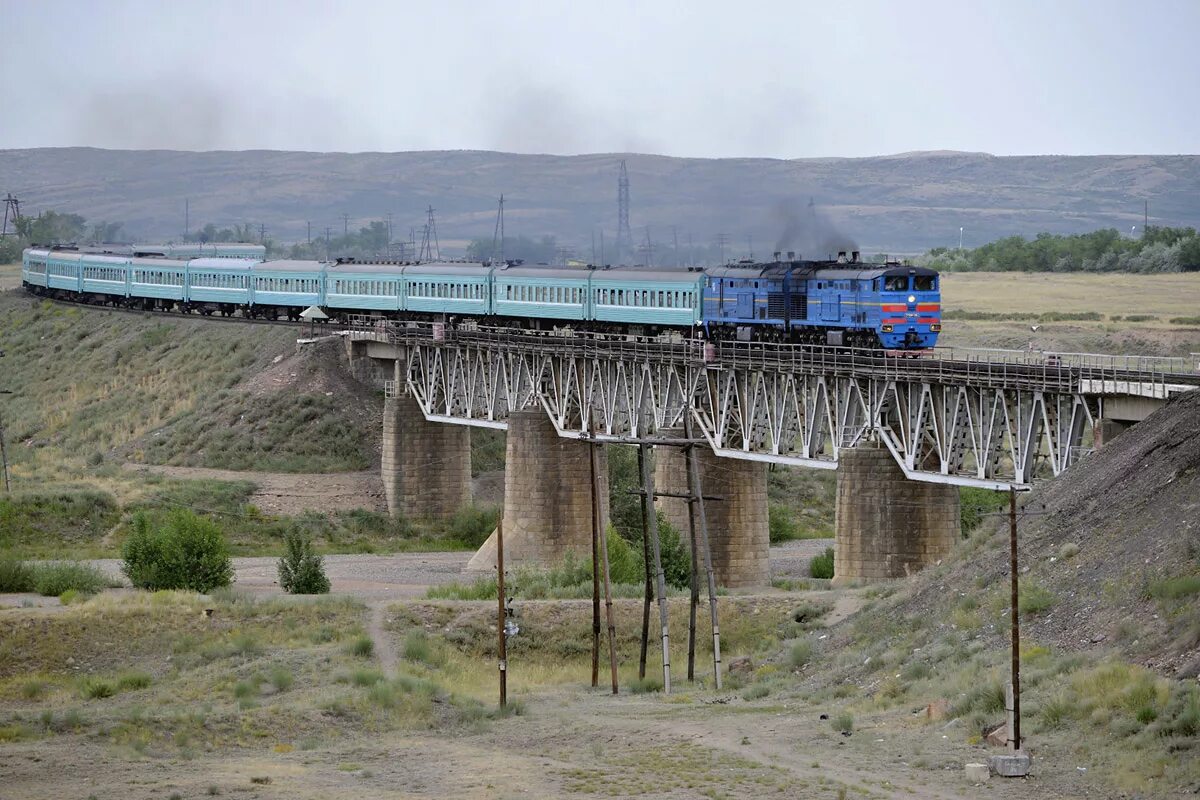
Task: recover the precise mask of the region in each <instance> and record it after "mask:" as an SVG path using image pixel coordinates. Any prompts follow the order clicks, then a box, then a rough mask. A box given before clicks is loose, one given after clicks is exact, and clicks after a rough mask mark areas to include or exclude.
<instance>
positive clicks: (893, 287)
mask: <svg viewBox="0 0 1200 800" xmlns="http://www.w3.org/2000/svg"><path fill="white" fill-rule="evenodd" d="M883 290H884V291H885V292H907V291H908V276H907V275H889V276H887V277H886V278H884V280H883Z"/></svg>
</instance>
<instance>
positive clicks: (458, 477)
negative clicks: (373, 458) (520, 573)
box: [381, 396, 471, 519]
mask: <svg viewBox="0 0 1200 800" xmlns="http://www.w3.org/2000/svg"><path fill="white" fill-rule="evenodd" d="M381 472H382V476H383V493H384V496H385V497H386V498H387V506H388V512H389V513H391V515H392V516H398V515H401V514H403V515H404V516H407V517H418V518H425V519H446V518H448V517H452V516H454V514H455V513H457V512H458V510H459V509H461V508H462V507H463V506H465V505H467V504H468V503H470V502H471V429H470V428H468V427H466V426H465V425H445V424H441V423H437V422H429V421H428V420H426V419H425V416H424V414H422V413H421V407H420V406H419V405H417V401H416V400H414V399H413V398H411V397H408V396H400V397H389V398H388V399H387V400H386V401H384V406H383V462H382V469H381Z"/></svg>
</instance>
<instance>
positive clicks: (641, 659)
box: [637, 447, 654, 680]
mask: <svg viewBox="0 0 1200 800" xmlns="http://www.w3.org/2000/svg"><path fill="white" fill-rule="evenodd" d="M637 453H638V474H639V475H642V474H644V473H645V471H646V470H645V467H644V466H643V464H642V462H643V461H645V459H646V451H645V448H642V447H639V448H638V451H637ZM651 500H652V501H653V498H651ZM651 505H653V502H651V503H649V504H647V503H645V502H643V503H642V563H643V564H644V565H645V567H646V591H645V593H644V594H643V597H642V648H641V653H640V654H639V656H638V680H643V679H645V677H646V650H647V649H649V644H650V598H651V597H653V595H654V576H653V574H652V571H651V565H650V518H649V506H651Z"/></svg>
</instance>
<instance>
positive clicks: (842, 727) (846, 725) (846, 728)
mask: <svg viewBox="0 0 1200 800" xmlns="http://www.w3.org/2000/svg"><path fill="white" fill-rule="evenodd" d="M829 724H830V725H832V726H833V729H834V730H835V731H840V732H841V733H850V731H852V730H854V717H852V716H850V715H849V714H838V715H837V716H836V717H834V718H833V719H832V720H831V721H830V723H829Z"/></svg>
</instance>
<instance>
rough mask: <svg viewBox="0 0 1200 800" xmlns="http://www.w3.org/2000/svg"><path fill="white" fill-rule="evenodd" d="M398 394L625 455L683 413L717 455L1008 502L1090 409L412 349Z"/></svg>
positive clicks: (541, 353)
mask: <svg viewBox="0 0 1200 800" xmlns="http://www.w3.org/2000/svg"><path fill="white" fill-rule="evenodd" d="M405 353H406V360H407V390H408V391H409V393H411V394H412V396H413V397H414V398H416V400H417V403H418V404H419V405H420V407H421V410H422V412H423V413H424V414H425V416H426V418H428V419H430V420H434V421H438V422H446V423H453V424H462V425H474V426H480V427H491V428H505V427H507V419H508V416H509V414H511V413H512V412H513V411H518V410H521V409H528V408H538V407H540V408H542V409H543V410H544V411H545V412H546V414H547V415H548V416H549V417H550V419H551V420H552V421H553V423H554V426H555V428H556V429H557V431H558V433H559V435H560V436H564V437H568V438H589V439H595V440H598V441H609V442H621V441H630V440H632V439H638V438H643V437H647V436H652V435H654V434H656V433H658V432H659V431H661V430H663V429H664V428H678V427H679V426H680V425H681V424H682V420H683V415H684V414H685V413H689V412H690V413H691V414H692V417H693V419H694V420H695V422H696V424H697V426H698V429H699V430H700V431H701V432H702V433H703V436H704V438H705V439H707V440H708V442H709V444H710V445H711V446H712V448H713V450H714V451H715V452H716V453H717V454H718V455H720V456H725V457H729V458H740V459H749V460H755V461H765V462H771V463H779V464H794V465H799V466H805V467H814V468H819V469H833V468H836V466H837V461H838V454H839V452H840V451H841V450H842V449H844V448H852V447H856V446H859V445H861V444H864V443H867V442H871V443H882V444H883V446H885V447H887V449H888V450H889V451H891V453H892V455H893V456H894V457H895V459H896V462H897V464H898V465H899V466H900V467H901V469H902V470H903V471H904V472H905V474H906V475H907V476H908V477H909V478H912V479H914V480H922V481H933V482H940V483H950V484H957V485H965V486H981V487H986V488H993V489H1005V488H1009V487H1011V486H1016V487H1025V486H1028V485H1029V484H1031V483H1033V482H1034V481H1036V480H1038V479H1040V478H1047V477H1053V476H1057V475H1059V474H1060V473H1062V471H1063V470H1065V469H1067V468H1068V467H1069V466H1071V464H1072V463H1074V461H1076V460H1077V459H1079V458H1080V457H1081V456H1082V455H1084V454H1086V452H1088V448H1089V447H1090V445H1091V443H1092V441H1093V440H1094V433H1095V426H1096V424H1097V420H1098V419H1099V409H1098V399H1097V398H1095V397H1088V396H1085V395H1081V394H1076V393H1070V392H1061V393H1060V392H1051V391H1039V390H1034V389H1021V388H1001V387H979V386H968V385H954V384H952V383H931V382H924V381H921V380H916V379H914V380H904V379H901V378H879V377H847V376H828V377H826V376H820V375H810V374H789V373H786V372H783V371H776V370H771V369H762V368H749V367H739V366H724V365H711V364H710V365H706V364H704V363H703V362H699V361H688V360H683V359H681V360H671V359H658V358H638V357H635V356H622V355H619V354H617V355H612V354H603V353H597V354H591V355H580V354H573V353H559V352H555V350H554V348H552V347H547V348H545V349H537V350H534V349H529V348H524V349H517V348H513V349H510V348H505V347H503V346H489V345H486V344H454V343H417V344H409V345H406V347H405Z"/></svg>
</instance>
